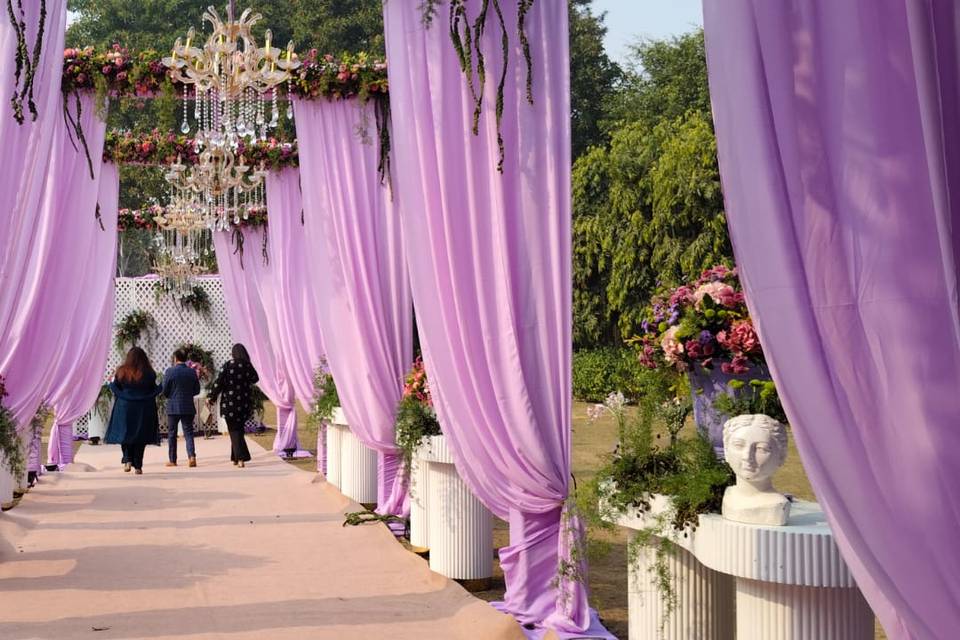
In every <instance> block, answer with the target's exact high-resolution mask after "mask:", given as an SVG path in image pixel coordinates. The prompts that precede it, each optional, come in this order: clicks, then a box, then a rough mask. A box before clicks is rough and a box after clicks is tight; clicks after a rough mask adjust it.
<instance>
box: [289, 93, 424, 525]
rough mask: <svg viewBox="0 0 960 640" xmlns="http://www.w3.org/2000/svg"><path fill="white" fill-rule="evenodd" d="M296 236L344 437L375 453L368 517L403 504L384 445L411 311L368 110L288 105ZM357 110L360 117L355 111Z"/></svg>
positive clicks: (407, 360) (405, 364)
mask: <svg viewBox="0 0 960 640" xmlns="http://www.w3.org/2000/svg"><path fill="white" fill-rule="evenodd" d="M295 110H296V114H297V118H296V121H297V141H298V143H299V148H300V171H301V174H302V175H303V176H304V179H303V204H304V210H305V225H304V234H305V237H306V240H307V245H308V247H309V249H310V251H311V253H312V254H313V255H314V256H315V257H314V260H313V268H314V269H317V272H316V273H315V274H314V277H313V282H314V286H315V292H316V295H317V296H319V299H320V301H321V303H320V305H319V308H320V310H321V314H320V326H321V329H322V332H323V335H324V336H325V337H326V338H327V340H326V343H325V347H326V349H327V358H328V363H329V366H330V370H331V373H332V374H333V377H334V379H335V380H336V382H337V392H338V394H339V396H340V401H341V404H342V405H343V411H344V413H345V414H346V417H347V421H348V422H349V423H350V428H351V430H352V431H353V432H354V433H355V434H356V435H357V437H358V438H359V439H360V440H361V442H363V444H365V445H366V446H368V447H370V448H371V449H375V450H376V451H377V453H378V454H379V458H380V465H379V474H378V478H379V483H378V492H377V504H378V510H379V511H380V512H381V513H392V514H405V513H406V512H407V509H408V508H409V505H408V504H407V501H406V487H405V486H404V485H405V483H404V481H403V478H402V477H401V476H402V474H400V475H398V473H397V471H398V469H399V466H400V456H399V455H398V452H397V451H398V450H397V447H396V441H395V437H394V418H395V412H396V406H397V403H398V402H399V400H400V397H401V395H402V392H403V377H404V374H405V373H406V371H407V369H408V368H409V367H410V365H411V364H412V362H413V310H412V303H411V298H410V288H409V283H408V280H407V271H406V264H405V261H404V252H403V248H402V238H401V226H400V219H399V216H398V215H397V213H396V211H395V210H394V208H393V206H392V204H391V202H390V197H389V193H388V190H387V188H386V187H385V186H384V185H382V184H381V183H380V179H379V176H378V174H377V159H378V155H377V153H378V150H377V146H376V143H374V142H370V141H365V140H363V138H364V137H369V138H372V139H374V140H375V139H376V132H375V130H374V131H368V135H367V136H362V135H361V134H360V133H358V132H359V131H360V130H362V129H363V128H368V129H370V128H374V127H375V124H374V116H373V106H372V105H370V104H368V105H367V106H366V107H364V106H361V105H360V103H359V102H358V101H356V100H336V101H308V102H296V103H295ZM364 110H366V113H365V112H364Z"/></svg>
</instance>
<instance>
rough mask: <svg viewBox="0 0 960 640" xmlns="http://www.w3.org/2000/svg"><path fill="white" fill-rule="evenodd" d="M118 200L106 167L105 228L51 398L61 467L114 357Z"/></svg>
mask: <svg viewBox="0 0 960 640" xmlns="http://www.w3.org/2000/svg"><path fill="white" fill-rule="evenodd" d="M119 195H120V175H119V173H118V172H117V167H116V166H115V165H112V164H107V165H104V166H103V168H102V169H101V171H100V185H99V194H98V197H97V204H99V206H100V216H101V220H102V221H103V227H104V229H103V231H100V232H99V233H96V234H94V238H93V242H92V243H91V244H90V246H89V249H88V252H87V256H86V257H85V262H84V265H85V267H84V269H83V271H82V274H81V275H82V280H83V281H82V282H81V283H80V288H81V290H82V291H83V295H82V296H81V298H80V300H79V301H78V304H77V307H76V308H75V309H74V310H73V312H72V313H71V314H70V323H69V327H68V334H67V335H66V336H65V338H64V349H63V351H62V352H61V354H60V357H59V360H58V363H57V365H56V372H55V373H54V381H55V383H56V385H55V386H54V388H53V390H52V391H51V392H50V394H49V395H48V396H47V402H48V403H49V404H50V406H51V407H52V408H53V410H54V418H55V421H54V425H53V429H52V431H51V432H50V441H49V443H48V446H47V460H48V462H49V463H50V464H56V465H59V466H61V467H62V466H64V465H67V464H69V463H71V462H73V423H74V422H75V421H76V420H77V419H78V418H80V417H81V416H83V415H84V414H85V413H87V411H89V410H90V407H91V406H93V404H94V402H95V401H96V399H97V394H98V393H99V391H100V386H101V385H102V384H103V378H104V370H105V369H106V366H107V358H108V357H109V355H110V342H111V339H112V337H113V311H114V282H115V281H114V273H115V272H116V269H117V212H118V202H119ZM76 215H80V212H79V211H78V212H77V214H76Z"/></svg>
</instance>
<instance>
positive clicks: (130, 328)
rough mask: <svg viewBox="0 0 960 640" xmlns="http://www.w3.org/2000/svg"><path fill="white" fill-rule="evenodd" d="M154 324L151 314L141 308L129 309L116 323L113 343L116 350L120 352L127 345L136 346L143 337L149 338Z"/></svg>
mask: <svg viewBox="0 0 960 640" xmlns="http://www.w3.org/2000/svg"><path fill="white" fill-rule="evenodd" d="M156 326H157V324H156V322H155V321H154V319H153V316H152V315H150V314H149V313H148V312H146V311H143V310H142V309H137V310H135V311H131V312H130V313H128V314H127V315H126V316H124V318H123V320H121V321H120V322H119V323H118V324H117V326H116V329H117V334H116V336H115V337H114V340H113V344H114V346H116V348H117V351H121V352H122V351H123V350H124V349H125V348H126V347H127V345H130V346H136V345H137V344H138V343H139V342H140V339H141V338H143V337H146V338H147V339H149V338H150V335H151V334H152V332H153V331H154V330H155V328H156ZM145 334H146V335H145Z"/></svg>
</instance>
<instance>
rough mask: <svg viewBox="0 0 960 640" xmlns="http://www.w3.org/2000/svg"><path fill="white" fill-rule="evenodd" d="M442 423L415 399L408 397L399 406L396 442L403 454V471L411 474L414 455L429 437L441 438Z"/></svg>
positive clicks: (429, 409)
mask: <svg viewBox="0 0 960 640" xmlns="http://www.w3.org/2000/svg"><path fill="white" fill-rule="evenodd" d="M440 434H441V431H440V423H439V422H438V421H437V414H436V413H434V411H433V409H432V408H431V407H429V406H427V405H425V404H424V403H422V402H420V401H419V400H417V399H416V398H414V397H406V398H403V399H402V400H400V403H399V404H398V405H397V418H396V440H397V447H399V449H400V452H401V453H402V454H403V469H404V473H405V474H409V473H410V465H411V463H412V462H413V455H414V453H416V451H417V449H419V448H420V445H421V444H423V441H424V439H425V438H427V437H428V436H439V435H440Z"/></svg>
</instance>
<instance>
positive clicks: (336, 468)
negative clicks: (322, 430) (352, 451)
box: [327, 423, 350, 489]
mask: <svg viewBox="0 0 960 640" xmlns="http://www.w3.org/2000/svg"><path fill="white" fill-rule="evenodd" d="M349 431H350V427H348V426H347V425H345V424H336V423H331V424H330V425H329V426H328V427H327V482H329V483H330V484H332V485H333V486H335V487H336V488H337V489H339V488H340V484H341V480H342V473H341V468H342V464H341V463H342V460H343V434H344V432H349Z"/></svg>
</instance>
